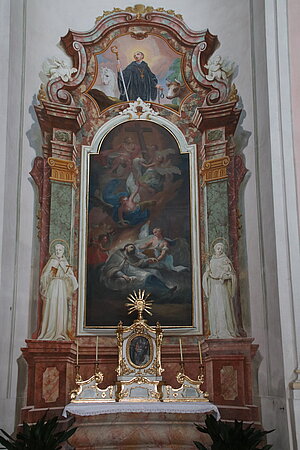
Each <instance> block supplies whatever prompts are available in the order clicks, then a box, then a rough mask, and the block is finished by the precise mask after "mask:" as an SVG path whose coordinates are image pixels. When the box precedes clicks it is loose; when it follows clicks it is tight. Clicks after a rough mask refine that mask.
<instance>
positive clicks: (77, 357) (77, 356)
mask: <svg viewBox="0 0 300 450" xmlns="http://www.w3.org/2000/svg"><path fill="white" fill-rule="evenodd" d="M78 360H79V345H78V340H76V366H77V367H78Z"/></svg>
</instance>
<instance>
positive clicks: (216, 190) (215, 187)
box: [205, 180, 229, 250]
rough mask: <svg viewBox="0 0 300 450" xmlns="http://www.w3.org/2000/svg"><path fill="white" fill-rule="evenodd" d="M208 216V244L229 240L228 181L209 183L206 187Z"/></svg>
mask: <svg viewBox="0 0 300 450" xmlns="http://www.w3.org/2000/svg"><path fill="white" fill-rule="evenodd" d="M205 193H206V214H207V221H206V223H207V230H206V234H207V239H206V241H207V243H208V249H207V250H209V249H210V246H211V243H212V242H213V241H214V240H215V239H217V238H218V237H222V238H224V239H226V240H227V242H228V240H229V217H228V189H227V180H223V181H218V182H214V183H208V184H207V185H206V187H205Z"/></svg>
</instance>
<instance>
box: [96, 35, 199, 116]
mask: <svg viewBox="0 0 300 450" xmlns="http://www.w3.org/2000/svg"><path fill="white" fill-rule="evenodd" d="M182 56H183V55H182V54H181V53H180V52H177V51H175V50H173V49H172V48H171V47H170V46H169V45H168V44H167V41H166V40H165V39H163V38H161V37H158V36H154V35H149V36H147V37H146V38H144V39H143V40H142V41H140V40H137V39H136V38H133V37H132V36H131V35H125V36H124V35H123V36H120V37H118V38H117V39H115V40H114V41H113V42H112V43H111V45H110V46H109V47H108V48H107V49H106V50H105V51H103V52H101V53H100V54H97V55H96V58H97V64H96V70H97V72H96V73H97V76H96V78H95V81H94V85H93V86H92V89H90V90H89V94H90V95H91V96H92V97H93V98H94V99H95V100H96V101H97V103H98V105H99V106H100V108H101V109H104V108H106V107H108V106H111V105H113V104H116V103H119V102H123V101H133V100H137V98H138V97H140V98H141V99H142V100H143V101H154V102H156V103H159V104H161V105H164V106H169V107H171V108H172V109H175V110H178V108H179V105H180V103H181V101H182V100H183V99H184V98H185V97H186V96H187V95H188V94H189V93H190V92H191V91H190V90H189V89H188V86H187V85H186V83H185V81H184V75H183V70H182Z"/></svg>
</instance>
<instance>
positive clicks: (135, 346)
mask: <svg viewBox="0 0 300 450" xmlns="http://www.w3.org/2000/svg"><path fill="white" fill-rule="evenodd" d="M129 359H130V361H129V362H130V364H132V365H133V366H136V367H147V366H148V365H149V364H150V362H151V361H150V343H149V340H148V339H147V338H146V337H144V336H137V337H135V338H134V339H132V341H131V342H130V345H129Z"/></svg>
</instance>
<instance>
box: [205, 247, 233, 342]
mask: <svg viewBox="0 0 300 450" xmlns="http://www.w3.org/2000/svg"><path fill="white" fill-rule="evenodd" d="M202 284H203V290H204V292H205V295H206V297H207V299H208V315H209V326H210V337H211V338H221V339H226V338H232V337H236V336H237V332H236V323H235V316H234V309H233V302H232V300H233V297H234V295H235V291H236V274H235V271H234V268H233V265H232V262H231V261H230V259H229V258H228V257H227V256H226V254H225V253H224V244H223V243H222V242H218V243H217V244H215V245H214V254H213V256H212V258H211V260H210V262H209V264H208V266H207V268H206V271H205V273H204V275H203V283H202Z"/></svg>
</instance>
